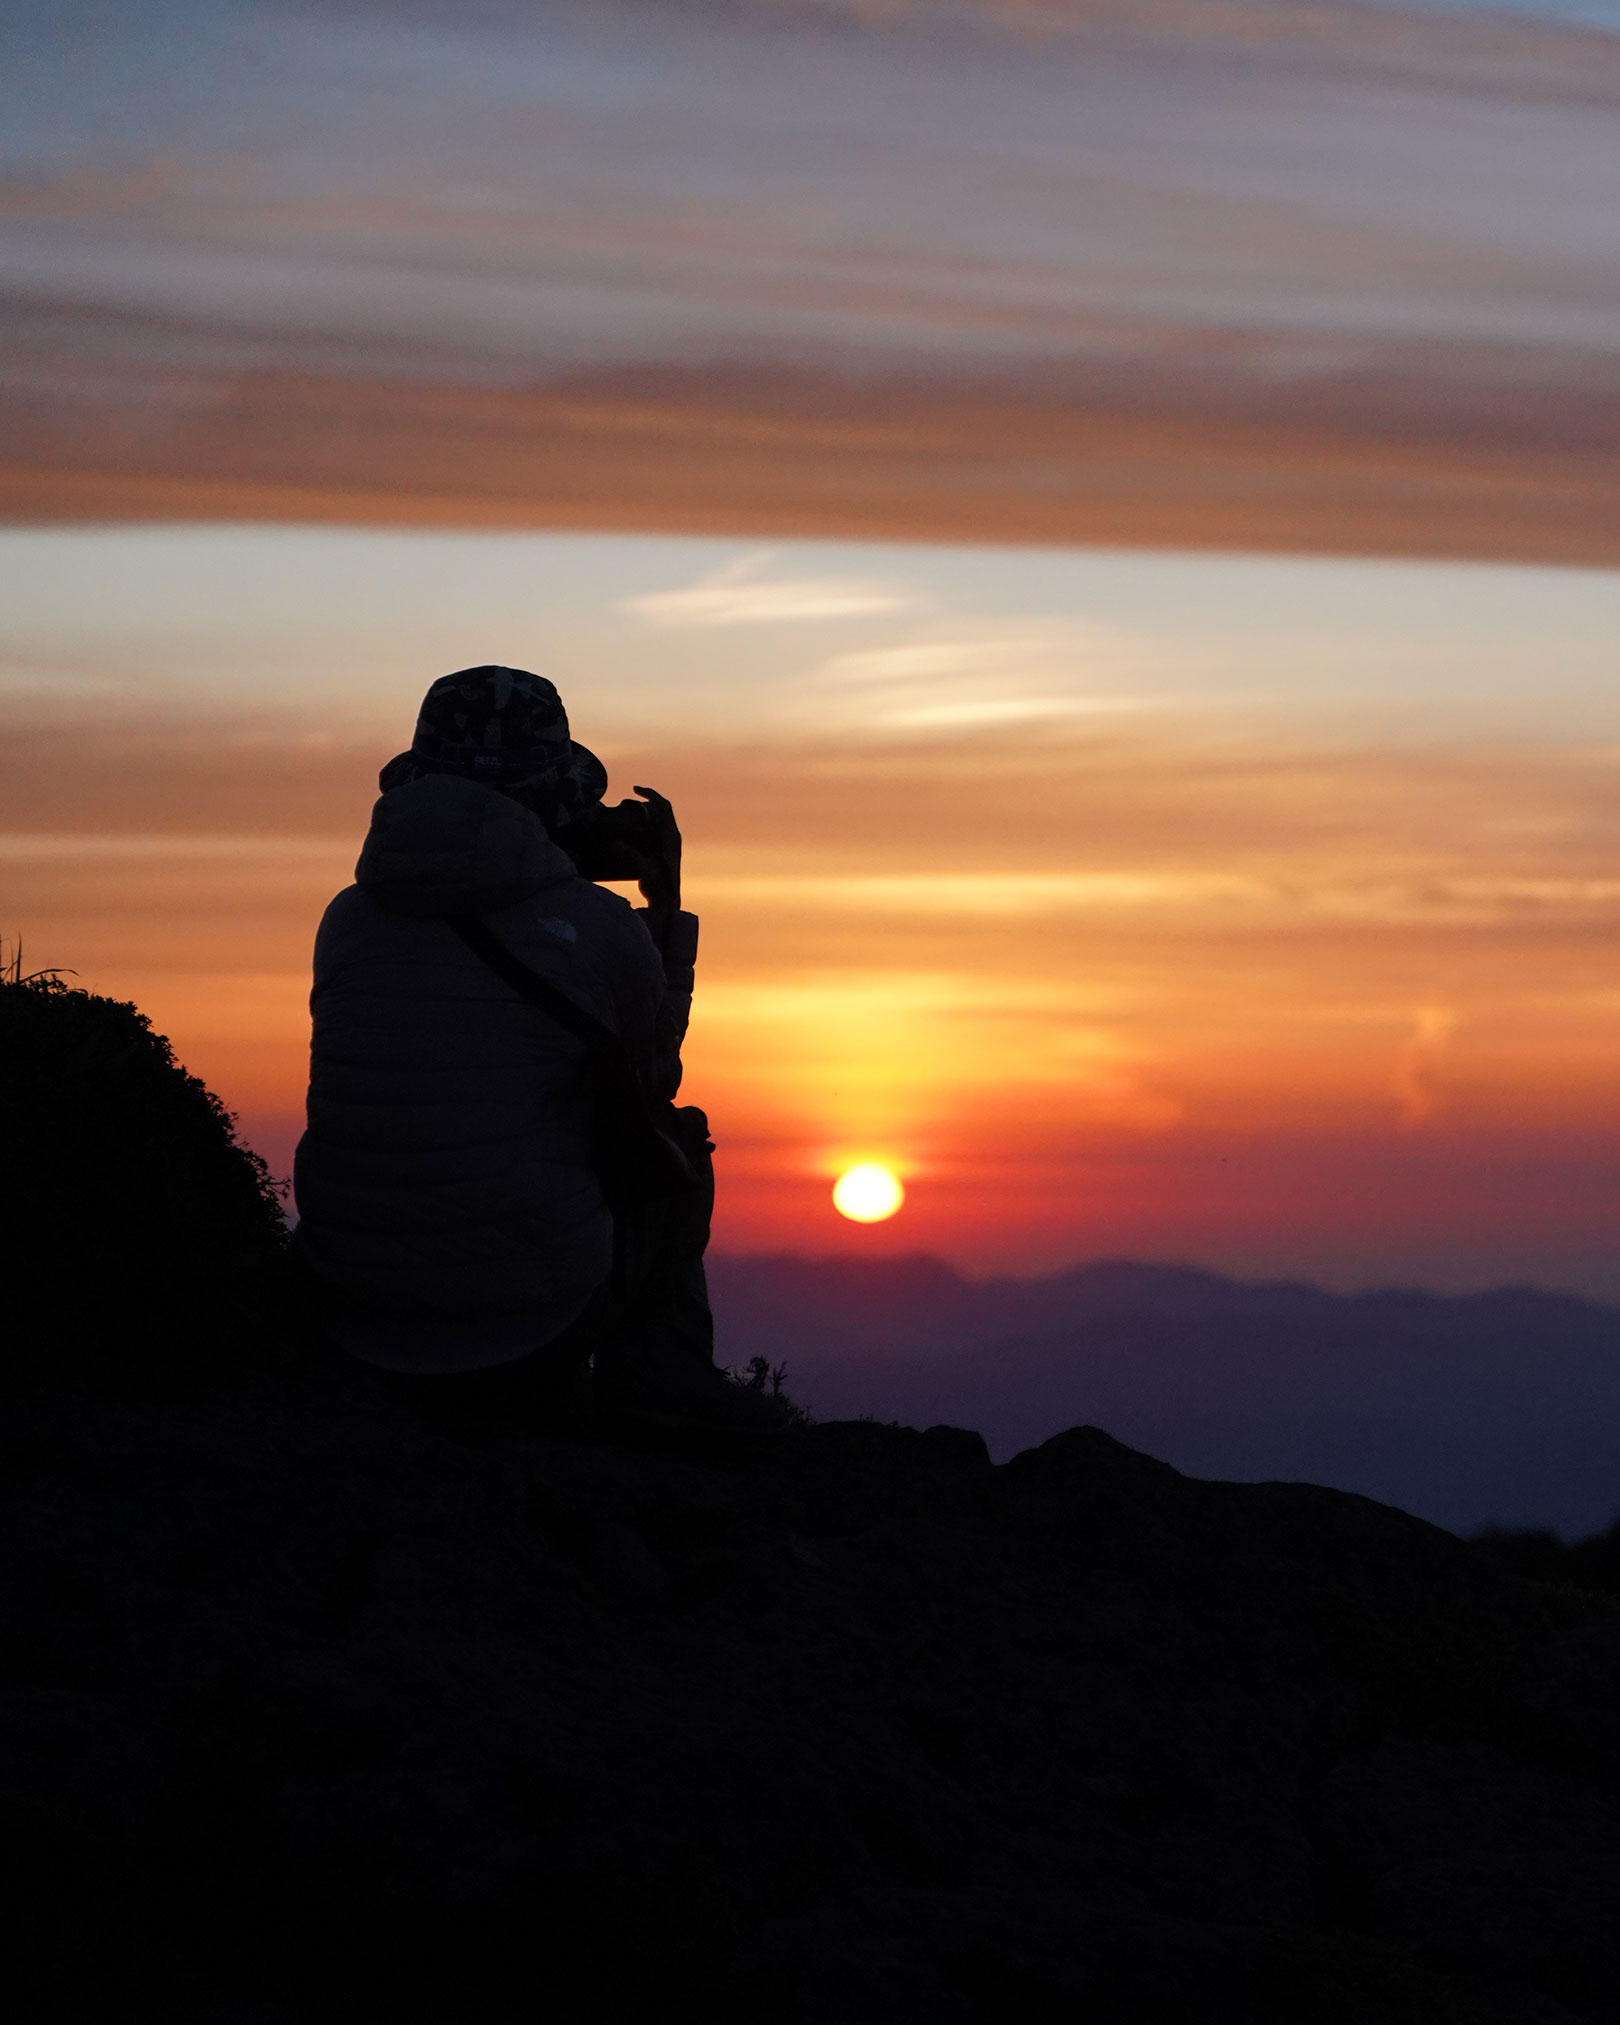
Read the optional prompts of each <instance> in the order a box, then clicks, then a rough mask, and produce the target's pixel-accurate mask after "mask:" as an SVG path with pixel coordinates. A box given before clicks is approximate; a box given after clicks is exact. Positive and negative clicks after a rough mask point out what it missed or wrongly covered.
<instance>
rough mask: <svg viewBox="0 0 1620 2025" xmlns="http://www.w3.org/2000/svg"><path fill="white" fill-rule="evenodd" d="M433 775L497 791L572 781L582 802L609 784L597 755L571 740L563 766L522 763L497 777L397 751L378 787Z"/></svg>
mask: <svg viewBox="0 0 1620 2025" xmlns="http://www.w3.org/2000/svg"><path fill="white" fill-rule="evenodd" d="M433 773H453V774H460V775H461V776H462V777H463V778H464V779H468V780H480V781H482V782H483V784H484V785H485V786H487V787H493V788H520V787H538V786H556V785H559V784H560V783H562V782H563V781H571V782H572V783H573V785H574V787H575V789H576V791H577V792H578V795H579V798H580V800H581V801H582V802H599V801H600V800H601V799H602V797H603V796H604V795H605V794H606V793H607V784H608V777H607V768H606V767H605V766H604V765H603V764H602V762H601V761H600V760H599V759H598V758H597V756H596V754H595V753H594V752H592V751H591V749H590V747H589V746H588V745H581V744H580V743H579V741H578V740H577V739H571V740H570V741H569V746H568V759H567V762H566V764H564V765H563V766H560V767H557V766H548V767H541V768H538V769H537V768H534V767H525V766H524V765H522V764H521V763H519V764H517V765H515V766H513V767H512V768H511V769H510V771H509V772H508V771H502V772H500V773H497V774H493V775H491V774H486V773H478V772H476V771H475V770H474V768H473V767H471V766H470V765H469V766H467V767H465V768H463V767H461V766H459V765H458V764H457V763H456V761H455V760H453V759H424V758H423V757H422V755H421V754H420V753H419V752H411V751H407V752H396V753H395V754H394V757H393V758H392V759H391V760H390V761H389V762H388V764H387V765H386V766H385V767H384V768H383V769H382V771H381V773H379V774H378V776H377V785H378V787H379V788H380V789H381V790H382V792H383V793H384V794H387V793H388V791H389V790H390V788H397V787H403V786H404V785H405V783H406V782H407V781H413V780H421V779H422V778H423V777H424V776H425V775H427V774H433Z"/></svg>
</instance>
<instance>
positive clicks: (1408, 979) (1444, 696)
mask: <svg viewBox="0 0 1620 2025" xmlns="http://www.w3.org/2000/svg"><path fill="white" fill-rule="evenodd" d="M0 578H3V581H4V582H5V585H6V587H7V588H6V596H5V605H4V630H3V634H0V764H3V768H4V772H3V775H0V799H3V805H4V807H5V809H6V811H7V816H6V822H5V830H6V834H5V836H4V838H3V839H0V871H3V882H4V883H3V891H4V896H5V897H4V904H3V918H0V928H3V929H4V932H5V933H6V935H7V936H8V937H12V936H15V935H17V934H21V935H22V937H23V939H24V944H25V955H26V958H27V960H28V962H29V963H30V964H32V963H35V962H38V963H65V964H71V965H73V966H75V967H76V968H77V969H78V971H79V972H80V975H81V978H82V980H83V981H84V982H85V983H87V984H90V985H93V986H94V987H96V988H97V989H101V990H109V991H113V992H115V993H117V994H118V995H121V996H132V997H134V998H135V999H136V1000H137V1002H138V1003H139V1004H140V1005H141V1006H143V1007H144V1008H145V1009H146V1010H148V1011H149V1012H150V1013H151V1015H152V1016H153V1018H154V1020H155V1021H156V1023H157V1024H158V1025H159V1026H160V1027H161V1028H163V1029H164V1030H166V1031H167V1032H169V1033H170V1034H171V1035H172V1036H173V1037H174V1039H175V1041H176V1043H177V1045H178V1047H179V1049H180V1052H181V1054H182V1056H183V1058H184V1059H185V1060H186V1061H187V1062H188V1064H189V1065H191V1066H192V1067H193V1068H194V1069H196V1070H197V1071H199V1072H200V1073H202V1074H203V1075H205V1076H206V1077H207V1078H208V1079H209V1081H210V1082H211V1083H213V1084H214V1085H215V1086H216V1087H217V1088H219V1089H220V1090H221V1092H222V1093H223V1094H224V1095H225V1097H226V1098H227V1100H228V1101H229V1102H230V1103H231V1104H232V1105H233V1106H235V1107H236V1108H237V1109H239V1110H240V1111H241V1113H242V1114H243V1116H244V1119H245V1120H246V1122H247V1124H248V1127H249V1129H250V1131H251V1133H252V1135H253V1137H254V1138H255V1140H256V1142H257V1143H259V1144H260V1145H262V1146H263V1147H264V1148H265V1149H266V1151H267V1152H269V1153H270V1154H271V1156H272V1158H273V1159H274V1160H275V1161H276V1162H277V1164H278V1165H284V1164H285V1162H286V1159H287V1154H288V1150H289V1148H290V1144H291V1140H292V1137H293V1135H294V1133H295V1131H296V1121H297V1111H298V1106H299V1103H300V1101H301V1094H302V1082H303V1071H304V1059H305V1055H304V1050H305V1045H306V1036H307V1023H306V1017H305V1010H304V995H305V992H306V990H307V963H308V949H309V942H310V938H311V934H312V931H313V927H314V923H315V921H316V919H317V918H318V915H319V911H320V908H321V906H322V905H323V904H324V902H325V900H326V899H327V898H328V897H329V896H330V894H331V893H332V892H333V891H335V890H336V889H337V888H338V887H339V886H340V885H342V884H343V883H344V882H345V881H346V879H347V877H348V876H349V871H350V868H351V866H352V863H353V859H354V856H355V852H356V849H357V846H358V841H359V838H360V836H361V834H362V833H363V829H364V825H365V820H366V815H367V810H368V808H369V804H370V801H371V799H372V796H373V793H374V786H373V783H374V780H375V774H376V769H377V767H378V766H379V765H380V764H381V763H382V761H383V760H385V759H386V758H387V757H388V756H389V755H390V754H391V753H392V752H394V751H395V750H397V749H398V748H399V747H400V746H401V745H402V744H403V743H404V742H405V741H406V739H407V737H408V733H409V728H410V724H411V721H412V717H413V714H414V709H415V705H416V702H417V700H418V697H419V694H420V691H421V690H422V688H424V687H425V686H426V683H427V682H428V681H429V680H430V679H431V678H432V677H433V676H434V675H435V674H436V673H438V672H440V671H441V670H443V669H444V668H447V667H451V666H455V665H459V664H463V663H466V662H468V661H475V660H480V659H486V658H489V659H502V660H507V661H511V662H515V663H518V664H522V665H526V666H530V667H534V668H536V669H539V670H541V671H543V672H545V673H548V674H550V675H552V676H553V677H554V678H555V679H556V680H557V681H558V682H559V684H560V685H561V686H562V688H563V690H564V693H565V696H566V697H567V699H568V702H569V704H570V708H571V712H572V716H573V720H574V724H575V728H576V730H577V731H578V732H579V734H580V736H581V737H583V738H584V739H585V740H586V741H587V742H588V743H591V744H592V745H594V746H595V747H596V748H597V749H598V750H599V751H600V752H601V754H602V756H603V758H604V759H605V760H606V761H607V762H608V764H609V767H610V770H611V772H612V775H613V780H614V791H615V792H616V793H617V792H627V791H628V784H629V783H630V781H632V780H651V781H652V782H653V783H654V784H656V785H658V786H660V787H662V788H663V789H665V790H666V791H667V792H669V793H670V794H672V795H673V796H674V797H675V798H676V801H677V804H678V807H679V808H680V811H681V814H682V816H683V820H684V823H685V827H686V830H687V835H688V840H689V854H690V855H689V884H690V898H691V901H692V904H694V905H695V906H697V907H698V908H699V910H700V911H701V913H702V916H703V921H704V936H705V941H704V951H703V961H702V968H701V990H700V998H699V1006H698V1013H697V1018H696V1023H695V1027H694V1032H693V1037H692V1042H691V1046H690V1051H689V1064H690V1067H689V1094H690V1095H691V1096H692V1097H693V1098H694V1099H695V1100H697V1101H700V1102H702V1103H704V1104H705V1105H707V1106H708V1107H710V1108H711V1110H712V1111H713V1113H714V1117H715V1122H716V1129H717V1132H718V1135H719V1138H720V1142H721V1148H722V1179H723V1184H724V1185H723V1198H724V1199H723V1204H722V1210H721V1216H720V1221H719V1226H718V1232H719V1242H720V1243H721V1244H722V1245H723V1246H725V1247H727V1248H729V1249H733V1250H752V1249H761V1248H770V1247H777V1246H786V1247H797V1248H804V1249H813V1250H825V1249H828V1248H831V1247H836V1246H845V1247H851V1246H852V1247H861V1248H866V1249H873V1248H886V1249H889V1250H894V1249H928V1250H933V1251H937V1252H939V1253H941V1254H942V1255H944V1256H946V1257H948V1258H951V1259H953V1260H956V1261H958V1262H961V1263H963V1264H965V1265H968V1266H970V1267H979V1268H985V1267H991V1266H996V1267H1007V1266H1010V1267H1014V1268H1020V1269H1035V1268H1038V1267H1043V1266H1047V1265H1053V1264H1058V1263H1063V1262H1067V1261H1069V1260H1073V1259H1077V1258H1083V1257H1088V1256H1095V1255H1097V1254H1098V1253H1103V1252H1119V1251H1128V1252H1131V1253H1134V1254H1137V1255H1145V1256H1150V1257H1173V1256H1183V1257H1193V1258H1197V1259H1199V1260H1202V1261H1205V1262H1207V1263H1211V1264H1215V1265H1218V1266H1225V1267H1228V1268H1233V1269H1239V1270H1249V1271H1262V1272H1279V1271H1288V1272H1300V1273H1305V1274H1309V1275H1311V1276H1314V1277H1320V1278H1323V1279H1326V1280H1328V1281H1332V1282H1336V1283H1340V1284H1362V1283H1366V1282H1368V1281H1370V1280H1386V1279H1390V1278H1404V1279H1417V1280H1422V1281H1424V1282H1427V1283H1430V1284H1435V1285H1441V1286H1466V1285H1477V1284H1487V1283H1493V1282H1499V1281H1501V1280H1503V1279H1507V1278H1514V1277H1518V1278H1535V1279H1539V1280H1542V1281H1544V1282H1548V1283H1552V1284H1555V1285H1564V1286H1570V1287H1579V1288H1585V1289H1588V1290H1591V1291H1595V1292H1605V1293H1611V1294H1613V1293H1620V1267H1617V1264H1616V1262H1615V1247H1614V1241H1613V1231H1614V1227H1615V1219H1616V1214H1617V1211H1620V1162H1617V1160H1616V1156H1615V1152H1614V1146H1615V1133H1616V1127H1617V1125H1620V1053H1617V1051H1616V1048H1615V1045H1614V1030H1615V1023H1616V1016H1617V1013H1620V950H1617V946H1616V934H1615V930H1616V925H1617V923H1620V859H1617V856H1616V851H1615V833H1616V828H1617V824H1620V816H1617V802H1616V793H1615V790H1616V784H1617V781H1616V776H1617V773H1620V689H1617V686H1616V684H1615V682H1614V679H1613V665H1614V642H1615V640H1616V638H1617V637H1620V575H1616V574H1613V573H1605V572H1596V571H1593V572H1581V571H1569V570H1532V569H1501V568H1486V567H1480V566H1459V565H1446V566H1442V565H1432V564H1420V563H1411V562H1405V563H1395V562H1384V563H1378V562H1366V561H1326V560H1324V561H1308V560H1302V559H1266V558H1230V557H1208V556H1204V557H1200V556H1185V555H1149V554H1124V553H1113V552H1099V551H1093V552H1062V551H1057V552H1050V551H1029V550H1025V551H1020V550H1016V549H1001V550H995V549H949V548H941V547H937V546H914V547H902V546H897V545H896V546H887V547H884V546H878V545H874V544H842V545H841V544H813V543H780V544H776V545H774V546H773V547H769V548H766V547H761V546H759V545H753V544H742V543H738V542H734V541H722V540H692V539H675V538H668V537H631V536H620V537H609V536H561V535H548V534H531V535H490V534H425V533H407V532H400V531H391V532H390V531H361V530H351V531H338V530H330V529H286V528H283V529H263V528H257V529H255V528H235V527H228V528H212V529H208V528H171V529H152V528H143V529H122V530H113V529H104V530H45V529H41V530H33V531H13V532H11V533H8V534H4V535H0ZM857 1157H868V1158H876V1159H882V1160H887V1161H889V1162H892V1163H893V1164H894V1165H895V1166H896V1167H897V1168H898V1170H899V1171H900V1172H901V1173H902V1174H904V1175H905V1177H906V1179H907V1182H908V1186H909V1189H910V1199H909V1202H908V1206H907V1208H906V1209H905V1211H903V1212H902V1214H901V1216H900V1217H898V1218H897V1219H896V1220H895V1221H894V1223H893V1224H891V1225H886V1226H879V1227H875V1228H871V1229H857V1228H856V1227H855V1226H852V1225H849V1224H846V1223H843V1222H841V1221H840V1220H839V1219H838V1218H836V1216H835V1215H834V1213H833V1212H832V1211H831V1209H830V1207H829V1206H828V1204H827V1189H828V1187H829V1184H830V1181H831V1179H832V1176H833V1174H834V1173H835V1172H836V1171H837V1169H838V1168H839V1166H840V1165H842V1164H846V1163H847V1162H849V1161H850V1160H852V1159H855V1158H857Z"/></svg>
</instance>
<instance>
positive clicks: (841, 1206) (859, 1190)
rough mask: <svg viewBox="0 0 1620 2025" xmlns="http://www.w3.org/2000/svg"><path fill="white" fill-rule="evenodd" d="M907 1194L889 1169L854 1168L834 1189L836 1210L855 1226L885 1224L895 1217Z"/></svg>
mask: <svg viewBox="0 0 1620 2025" xmlns="http://www.w3.org/2000/svg"><path fill="white" fill-rule="evenodd" d="M905 1199H906V1192H905V1190H904V1189H903V1188H902V1187H901V1186H900V1184H899V1182H898V1181H897V1180H896V1179H895V1178H894V1176H893V1175H892V1174H891V1173H890V1172H889V1170H888V1169H887V1168H886V1167H874V1166H871V1165H870V1164H868V1165H865V1166H861V1167H852V1168H850V1170H849V1172H848V1173H847V1174H841V1175H840V1176H839V1177H838V1180H837V1182H836V1183H835V1184H834V1187H833V1207H834V1208H835V1209H836V1210H837V1211H838V1213H839V1215H840V1216H847V1217H848V1218H849V1219H850V1221H851V1222H852V1223H882V1221H883V1219H884V1218H885V1217H889V1216H893V1215H894V1213H895V1211H896V1210H897V1209H898V1208H899V1207H900V1205H901V1203H903V1202H904V1201H905Z"/></svg>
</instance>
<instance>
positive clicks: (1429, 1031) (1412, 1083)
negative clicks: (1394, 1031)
mask: <svg viewBox="0 0 1620 2025" xmlns="http://www.w3.org/2000/svg"><path fill="white" fill-rule="evenodd" d="M1456 1031H1457V1015H1456V1014H1455V1013H1454V1012H1453V1011H1452V1010H1451V1009H1450V1007H1449V1006H1442V1005H1420V1006H1419V1007H1418V1008H1417V1009H1416V1011H1415V1012H1414V1013H1413V1015H1412V1031H1411V1033H1410V1034H1409V1035H1408V1036H1407V1038H1406V1040H1405V1041H1403V1042H1402V1044H1401V1048H1400V1052H1399V1054H1398V1055H1397V1056H1396V1058H1395V1082H1394V1089H1395V1102H1396V1105H1397V1106H1398V1113H1399V1117H1400V1121H1401V1123H1402V1124H1403V1125H1410V1126H1416V1125H1421V1124H1423V1123H1424V1122H1425V1121H1426V1120H1427V1119H1429V1118H1431V1117H1433V1115H1434V1111H1435V1107H1436V1105H1437V1104H1438V1102H1439V1097H1438V1095H1437V1093H1436V1090H1435V1080H1434V1072H1435V1065H1436V1062H1437V1060H1438V1057H1439V1055H1440V1051H1441V1049H1442V1048H1444V1047H1445V1045H1446V1043H1447V1042H1448V1041H1449V1040H1450V1039H1451V1037H1452V1035H1453V1034H1454V1033H1455V1032H1456Z"/></svg>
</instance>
